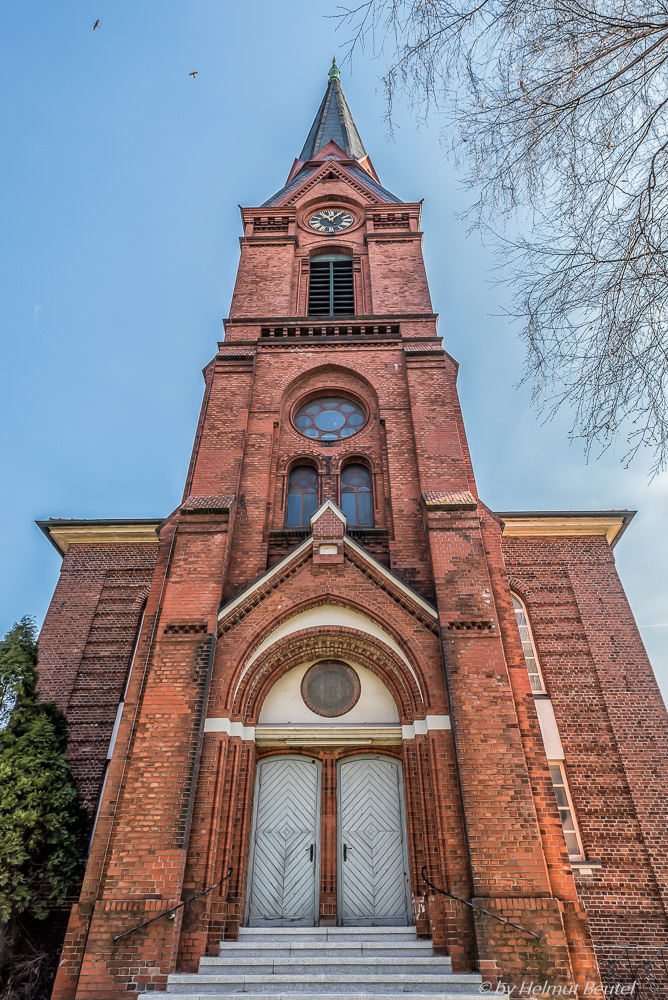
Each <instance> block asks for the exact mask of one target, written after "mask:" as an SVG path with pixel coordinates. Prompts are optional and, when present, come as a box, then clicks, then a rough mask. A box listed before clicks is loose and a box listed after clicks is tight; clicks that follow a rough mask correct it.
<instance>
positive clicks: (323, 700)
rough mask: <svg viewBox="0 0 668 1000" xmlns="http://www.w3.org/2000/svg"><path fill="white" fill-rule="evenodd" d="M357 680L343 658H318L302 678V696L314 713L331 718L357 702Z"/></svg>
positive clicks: (355, 674) (358, 694) (348, 709)
mask: <svg viewBox="0 0 668 1000" xmlns="http://www.w3.org/2000/svg"><path fill="white" fill-rule="evenodd" d="M359 696H360V679H359V677H358V676H357V673H356V672H355V671H354V670H353V668H352V667H350V666H349V665H348V664H347V663H344V662H343V660H319V661H318V663H314V664H313V666H311V667H309V668H308V670H307V671H306V673H305V674H304V677H303V679H302V698H303V699H304V701H305V702H306V704H307V705H308V707H309V708H310V709H311V711H312V712H315V713H316V715H323V716H325V718H328V719H333V718H336V717H337V716H339V715H345V714H346V712H349V711H350V710H351V709H352V708H354V707H355V705H356V704H357V702H358V699H359Z"/></svg>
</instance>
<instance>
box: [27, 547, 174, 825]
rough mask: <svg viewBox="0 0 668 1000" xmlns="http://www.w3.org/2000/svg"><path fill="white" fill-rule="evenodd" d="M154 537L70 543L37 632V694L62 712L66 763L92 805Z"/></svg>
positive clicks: (152, 557)
mask: <svg viewBox="0 0 668 1000" xmlns="http://www.w3.org/2000/svg"><path fill="white" fill-rule="evenodd" d="M157 548H158V546H157V542H156V544H150V543H149V544H133V545H119V544H83V545H77V544H74V545H70V547H69V548H68V550H67V552H66V553H65V556H64V559H63V564H62V567H61V572H60V578H59V580H58V584H57V586H56V590H55V593H54V595H53V599H52V601H51V605H50V607H49V610H48V612H47V615H46V618H45V621H44V626H43V628H42V631H41V634H40V637H39V666H40V685H39V688H40V694H41V697H42V698H43V699H44V700H45V701H55V702H56V704H57V705H58V707H59V708H61V709H62V711H64V712H65V713H66V715H67V718H68V723H69V733H70V742H69V749H68V754H69V757H70V761H71V764H72V771H73V774H74V776H75V779H76V781H77V784H78V785H79V788H80V790H81V793H82V795H83V797H84V801H85V803H86V805H87V806H88V808H89V809H90V810H93V809H94V808H95V805H96V803H97V800H98V796H99V793H100V787H101V783H102V777H103V774H104V767H105V762H106V758H107V750H108V748H109V741H110V738H111V733H112V729H113V725H114V720H115V718H116V710H117V708H118V703H119V702H120V700H121V697H122V694H123V688H124V686H125V681H126V678H127V673H128V668H129V666H130V660H131V657H132V650H133V647H134V644H135V640H136V637H137V629H138V627H139V620H140V616H141V613H142V608H143V606H144V603H145V601H146V597H147V595H148V589H149V585H150V582H151V576H152V572H153V566H154V564H155V559H156V555H157Z"/></svg>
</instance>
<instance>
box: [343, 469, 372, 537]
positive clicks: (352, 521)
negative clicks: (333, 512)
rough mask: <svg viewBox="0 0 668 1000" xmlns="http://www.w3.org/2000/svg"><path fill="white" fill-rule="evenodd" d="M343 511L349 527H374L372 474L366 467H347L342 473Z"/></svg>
mask: <svg viewBox="0 0 668 1000" xmlns="http://www.w3.org/2000/svg"><path fill="white" fill-rule="evenodd" d="M341 510H342V511H343V513H344V514H345V515H346V517H347V518H348V524H349V525H351V526H353V527H354V526H355V525H369V526H371V527H372V526H373V494H372V492H371V473H370V471H369V470H368V469H367V467H366V466H365V465H346V467H345V469H344V470H343V472H342V473H341Z"/></svg>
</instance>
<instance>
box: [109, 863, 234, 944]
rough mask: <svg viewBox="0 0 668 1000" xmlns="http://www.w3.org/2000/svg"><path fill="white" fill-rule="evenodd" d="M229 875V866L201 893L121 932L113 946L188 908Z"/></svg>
mask: <svg viewBox="0 0 668 1000" xmlns="http://www.w3.org/2000/svg"><path fill="white" fill-rule="evenodd" d="M231 874H232V866H230V867H229V868H228V869H227V874H226V875H223V877H222V878H221V879H218V881H217V882H214V884H213V885H210V886H208V887H207V888H206V889H202V891H201V892H197V893H195V895H194V896H190V898H189V899H184V900H182V902H180V903H177V904H176V906H170V908H169V909H168V910H161V911H160V913H156V915H155V916H154V917H149V919H148V920H145V921H144V922H143V923H142V924H137V926H136V927H131V928H130V930H129V931H123V933H122V934H117V935H116V937H115V938H114V944H116V942H117V941H120V940H121V938H125V937H129V936H130V934H134V932H135V931H140V930H141V929H142V927H148V925H149V924H152V923H153V921H154V920H160V918H161V917H167V916H169V914H170V913H176V911H177V910H180V909H181V907H183V906H188V905H189V904H190V903H194V901H195V900H196V899H200V898H201V897H202V896H206V894H207V892H211V891H212V889H217V888H218V886H219V885H222V884H223V882H227V880H228V878H229V877H230V875H231Z"/></svg>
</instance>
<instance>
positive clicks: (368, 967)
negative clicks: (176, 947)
mask: <svg viewBox="0 0 668 1000" xmlns="http://www.w3.org/2000/svg"><path fill="white" fill-rule="evenodd" d="M480 983H481V977H480V976H476V975H472V974H457V975H455V974H453V972H452V966H451V962H450V959H449V958H448V956H441V955H434V952H433V947H432V943H431V941H418V940H417V937H416V932H415V928H414V927H262V928H260V927H244V928H242V929H241V930H240V933H239V941H229V942H228V941H223V942H221V945H220V954H219V955H218V956H217V957H203V958H202V959H200V964H199V972H198V973H173V974H172V975H170V976H169V978H168V982H167V991H166V993H155V992H154V993H144V994H141V997H143V998H145V1000H151V998H153V1000H155V998H156V997H158V996H167V997H169V1000H185V998H188V1000H193V998H195V1000H197V998H200V1000H203V998H204V997H212V996H218V997H231V996H239V995H243V998H244V1000H268V998H271V1000H279V998H280V1000H316V998H327V997H330V998H335V1000H366V998H368V1000H397V998H398V997H400V996H401V995H402V994H403V995H405V994H410V996H411V1000H446V998H452V1000H473V998H475V997H477V998H479V997H480Z"/></svg>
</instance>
